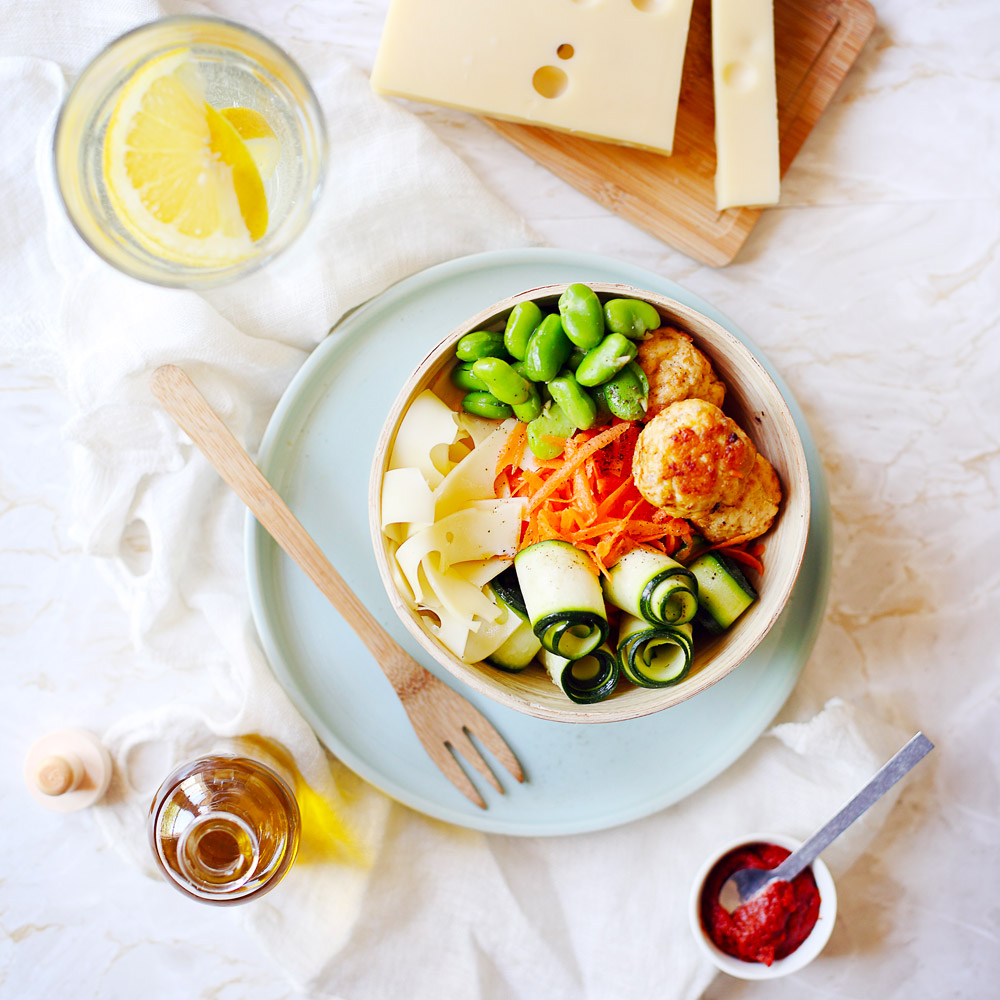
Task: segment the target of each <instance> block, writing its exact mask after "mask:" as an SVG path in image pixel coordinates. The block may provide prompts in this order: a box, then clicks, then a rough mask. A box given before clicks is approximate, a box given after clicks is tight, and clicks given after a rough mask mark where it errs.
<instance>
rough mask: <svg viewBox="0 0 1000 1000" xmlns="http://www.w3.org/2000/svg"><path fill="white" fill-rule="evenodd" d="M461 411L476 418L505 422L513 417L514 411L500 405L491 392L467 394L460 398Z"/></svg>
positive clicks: (503, 404)
mask: <svg viewBox="0 0 1000 1000" xmlns="http://www.w3.org/2000/svg"><path fill="white" fill-rule="evenodd" d="M462 409H463V410H466V411H467V412H469V413H472V414H474V415H475V416H477V417H489V418H490V419H491V420H506V419H507V417H510V416H513V415H514V411H513V410H512V409H511V408H510V407H509V406H508V405H507V404H506V403H501V402H500V400H499V399H497V398H496V396H494V395H493V393H491V392H469V393H466V394H465V396H464V397H463V398H462Z"/></svg>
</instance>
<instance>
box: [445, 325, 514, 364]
mask: <svg viewBox="0 0 1000 1000" xmlns="http://www.w3.org/2000/svg"><path fill="white" fill-rule="evenodd" d="M455 354H456V356H457V357H458V359H459V361H478V360H479V359H480V358H502V357H504V356H505V355H506V354H507V348H505V347H504V346H503V334H502V333H493V332H492V331H490V330H473V331H472V333H467V334H466V335H465V336H464V337H462V338H460V339H459V341H458V343H457V344H456V345H455Z"/></svg>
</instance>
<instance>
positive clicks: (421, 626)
mask: <svg viewBox="0 0 1000 1000" xmlns="http://www.w3.org/2000/svg"><path fill="white" fill-rule="evenodd" d="M588 284H589V285H590V287H591V288H593V289H594V291H595V292H597V294H598V296H599V297H600V299H601V300H602V301H605V300H606V299H609V298H635V299H642V300H643V301H645V302H649V303H650V304H651V305H653V306H654V307H655V308H656V309H657V311H658V312H659V313H660V316H661V317H662V318H663V321H664V323H665V324H669V325H670V326H673V327H676V328H677V329H680V330H682V331H684V332H686V333H688V334H690V336H691V337H692V338H693V340H694V343H695V344H696V345H697V346H698V347H699V348H700V349H701V350H702V351H703V352H704V353H705V354H706V355H707V356H708V357H709V358H710V360H711V362H712V365H713V367H714V368H715V371H716V374H717V375H718V377H719V378H720V379H721V380H722V381H723V382H724V383H725V385H726V399H725V403H724V405H723V410H724V411H725V412H726V413H727V414H728V415H729V416H731V417H732V418H733V419H734V420H735V421H736V422H737V423H738V424H739V425H740V427H742V428H743V429H744V430H745V431H746V433H747V434H748V435H749V436H750V438H751V440H753V442H754V444H755V445H756V446H757V449H758V450H759V451H760V452H761V454H763V455H764V456H765V457H766V458H767V459H768V460H769V461H770V462H771V464H772V465H773V466H774V468H775V470H776V472H777V473H778V477H779V478H780V480H781V487H782V493H783V499H782V503H781V508H780V510H779V512H778V516H777V518H776V520H775V522H774V524H773V525H772V526H771V529H770V530H769V531H768V532H767V534H766V535H764V536H762V538H761V539H760V540H761V541H762V542H763V543H764V544H765V545H766V553H765V557H764V562H765V572H764V575H763V577H762V578H761V579H760V580H757V579H753V580H752V582H753V583H754V585H755V586H756V587H757V590H758V592H759V597H758V599H757V600H756V601H755V602H754V603H753V604H752V605H751V606H750V608H749V609H748V610H747V611H746V612H744V613H743V615H742V616H741V617H740V618H739V619H737V621H736V622H735V623H734V624H733V625H732V626H731V627H730V628H729V630H728V631H727V632H726V633H724V634H723V635H721V636H718V637H713V638H709V637H707V636H705V635H703V634H700V633H699V634H698V635H697V637H696V644H695V655H694V662H693V664H692V667H691V671H690V673H689V674H688V676H687V677H686V678H685V679H684V680H683V681H681V682H680V683H678V684H675V685H673V686H672V687H665V688H639V687H633V686H632V685H631V684H629V683H628V682H627V681H624V680H622V681H621V682H619V685H618V688H617V690H616V691H615V692H614V693H613V694H612V695H611V696H610V697H608V698H607V699H605V700H604V701H601V702H598V703H596V704H593V705H577V704H575V703H574V702H572V701H570V700H569V699H568V698H567V697H566V696H565V695H564V694H563V693H562V691H561V690H560V689H559V688H558V687H556V685H555V684H553V683H552V681H551V679H550V678H549V675H548V674H547V673H546V672H545V670H544V668H542V667H541V666H538V665H532V666H530V667H528V668H527V669H526V670H524V671H523V672H521V673H505V672H504V671H501V670H497V669H496V668H494V667H491V666H490V665H489V664H487V663H472V664H468V663H464V662H463V661H462V660H460V659H459V658H458V657H457V656H455V655H454V654H453V653H452V652H451V651H450V650H448V649H447V648H446V647H445V646H444V645H443V644H441V643H440V642H439V641H438V640H437V638H436V637H435V636H434V634H433V633H432V632H431V631H430V629H429V628H428V627H427V623H426V621H425V619H424V618H423V617H422V616H421V615H420V614H419V613H418V612H417V611H416V610H415V609H414V608H413V607H411V606H410V605H409V604H408V602H407V601H406V600H404V598H403V597H402V596H401V595H400V593H399V591H398V589H397V587H396V584H395V582H394V579H393V575H392V572H391V570H390V567H389V559H390V558H391V557H390V555H389V553H388V551H387V546H386V539H385V537H384V536H383V534H382V530H381V524H380V516H379V512H380V511H381V506H382V505H381V496H382V479H383V476H384V475H385V472H386V468H387V466H388V462H389V455H390V454H391V451H392V444H393V441H394V440H395V436H396V430H397V428H398V427H399V423H400V421H401V419H402V417H403V414H404V413H405V412H406V410H407V408H408V407H409V405H410V402H411V400H413V398H414V397H415V396H417V394H418V393H420V392H422V391H423V390H424V389H427V388H433V389H434V390H436V391H437V392H438V393H439V394H440V395H442V397H443V398H445V399H446V401H447V402H449V403H451V404H453V405H455V407H456V408H457V406H458V400H460V399H461V395H462V394H461V392H460V391H459V390H456V389H454V387H452V386H451V383H450V381H449V380H448V378H447V375H448V373H449V372H450V370H451V367H452V365H453V363H454V360H455V351H454V349H455V344H456V342H457V341H458V340H459V338H460V337H462V336H463V335H464V334H466V333H468V332H470V331H471V330H484V329H485V330H501V331H502V330H503V328H504V325H505V323H506V319H507V316H508V315H509V313H510V311H511V309H513V307H514V306H515V305H517V304H518V303H519V302H524V301H525V300H527V299H532V300H534V301H535V302H537V303H538V304H539V306H540V307H541V308H542V311H543V312H554V311H556V303H557V300H558V298H559V296H560V295H561V294H562V292H563V291H564V290H565V288H566V287H567V286H566V285H565V284H560V285H546V286H544V287H540V288H534V289H531V290H529V291H526V292H521V293H520V294H518V295H512V296H510V297H509V298H507V299H504V300H503V301H502V302H498V303H496V304H495V305H492V306H490V307H489V308H488V309H484V310H483V311H482V312H481V313H478V314H477V315H475V316H472V317H470V318H469V320H468V321H466V322H465V323H462V324H461V325H460V326H458V327H457V328H456V329H454V330H452V332H451V333H449V334H448V335H447V336H446V337H445V338H444V339H443V340H441V341H440V343H438V344H437V346H435V347H434V348H433V349H432V350H431V351H430V353H429V354H428V355H427V356H426V357H425V358H424V360H423V361H422V362H421V363H420V364H419V365H418V366H417V369H416V371H414V373H413V374H412V375H411V376H410V378H409V379H408V380H407V381H406V383H405V385H403V387H402V389H400V391H399V395H398V396H397V397H396V401H395V403H394V404H393V406H392V409H391V410H390V412H389V415H388V417H387V418H386V421H385V424H384V426H383V428H382V434H381V436H380V437H379V440H378V443H377V445H376V449H375V456H374V459H373V462H372V473H371V481H370V487H369V497H368V506H369V522H370V527H371V535H372V541H373V545H374V550H375V560H376V562H377V564H378V571H379V575H380V576H381V578H382V583H383V585H384V587H385V589H386V592H387V594H388V596H389V600H390V602H391V603H392V607H393V609H394V610H395V612H396V614H397V615H398V616H399V619H400V621H401V622H402V623H403V625H404V626H405V627H406V629H407V631H409V633H410V634H411V635H412V636H413V637H414V639H416V641H417V642H418V643H419V644H420V645H421V646H422V647H423V649H424V650H425V651H426V652H427V653H428V654H429V655H430V656H431V657H433V658H434V660H435V661H436V662H437V663H439V664H440V665H441V666H442V667H444V669H445V670H447V671H448V672H449V673H451V674H453V675H454V676H455V677H456V678H458V679H459V680H460V681H462V682H464V683H465V684H468V685H469V687H471V688H473V689H474V690H476V691H478V692H480V693H481V694H484V695H486V696H487V697H489V698H492V699H493V700H494V701H496V702H499V703H500V704H501V705H505V706H507V707H508V708H513V709H515V710H516V711H519V712H524V713H526V714H527V715H531V716H535V717H536V718H540V719H549V720H552V721H555V722H569V723H593V722H620V721H623V720H625V719H634V718H638V717H640V716H644V715H651V714H652V713H654V712H661V711H663V710H664V709H666V708H670V707H671V706H673V705H677V704H680V703H681V702H683V701H686V700H687V699H689V698H693V697H694V696H695V695H697V694H699V693H701V692H702V691H705V690H706V689H707V688H710V687H711V686H712V685H713V684H716V683H718V682H719V681H720V680H722V678H723V677H725V676H726V675H727V674H728V673H730V671H732V670H734V669H735V668H736V667H737V666H739V664H740V663H742V662H743V660H745V659H746V658H747V656H749V655H750V653H751V652H753V650H754V649H755V648H756V647H757V646H758V644H759V643H760V642H761V640H762V639H763V638H764V636H766V635H767V633H768V631H769V630H770V629H771V626H772V625H773V624H774V623H775V621H776V620H777V618H778V615H779V614H780V613H781V611H782V609H783V608H784V606H785V603H786V602H787V600H788V597H789V595H790V594H791V591H792V586H793V585H794V583H795V579H796V577H797V575H798V572H799V568H800V566H801V564H802V556H803V553H804V552H805V546H806V536H807V534H808V530H809V507H810V502H809V473H808V468H807V465H806V457H805V453H804V451H803V449H802V442H801V440H800V438H799V434H798V430H797V429H796V427H795V421H794V420H793V419H792V415H791V413H790V411H789V409H788V406H787V404H786V403H785V401H784V399H783V398H782V396H781V393H780V392H779V391H778V388H777V386H776V385H775V384H774V382H773V381H772V379H771V377H770V376H769V375H768V374H767V372H766V371H765V370H764V368H763V367H762V366H761V364H760V362H759V361H758V360H757V359H756V358H755V357H754V356H753V355H752V354H751V353H750V351H749V350H748V349H747V348H746V347H745V346H744V345H743V344H742V343H741V342H740V341H739V340H737V339H736V338H735V337H734V336H733V335H732V334H731V333H729V332H728V331H727V330H725V329H723V327H721V326H719V324H718V323H715V322H713V321H712V320H710V319H708V318H707V317H706V316H703V315H702V314H701V313H699V312H697V311H696V310H694V309H691V308H690V307H689V306H685V305H683V304H682V303H680V302H677V301H675V300H674V299H670V298H667V297H666V296H663V295H658V294H656V293H654V292H648V291H642V290H640V289H638V288H633V287H631V286H629V285H619V284H609V283H603V282H588Z"/></svg>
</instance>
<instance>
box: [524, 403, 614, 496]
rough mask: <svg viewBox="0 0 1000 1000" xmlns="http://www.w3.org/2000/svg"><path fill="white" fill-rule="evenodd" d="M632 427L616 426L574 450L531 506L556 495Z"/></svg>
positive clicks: (539, 492)
mask: <svg viewBox="0 0 1000 1000" xmlns="http://www.w3.org/2000/svg"><path fill="white" fill-rule="evenodd" d="M631 426H632V424H631V423H627V422H625V423H620V424H615V425H614V426H613V427H609V428H608V429H607V430H604V431H601V433H600V434H598V435H597V436H596V437H592V438H591V439H590V440H589V441H587V442H586V444H584V445H582V446H581V447H579V448H576V449H574V454H573V457H572V458H571V459H569V460H568V461H567V462H566V463H565V464H564V465H563V467H562V468H561V469H560V470H559V471H558V472H557V473H555V475H553V476H551V477H550V478H549V480H548V481H547V482H546V483H545V485H544V486H543V487H542V488H541V489H540V490H539V491H538V493H536V494H535V495H534V496H533V497H532V498H531V502H530V506H532V507H537V506H538V505H539V504H540V503H542V501H544V500H545V499H547V498H548V497H549V496H551V495H552V494H553V493H555V491H556V490H557V489H558V488H559V487H560V486H561V485H562V484H563V483H564V482H565V481H566V480H567V479H569V478H570V477H571V476H572V475H573V473H574V472H576V470H577V469H578V468H579V467H580V466H581V465H583V463H584V462H586V461H587V459H588V458H590V456H591V455H593V454H594V453H595V452H597V451H600V450H601V448H603V447H604V446H605V445H607V444H610V443H611V442H612V441H614V440H615V438H617V437H620V436H621V435H622V434H624V433H625V432H626V431H627V430H628V429H629V428H630V427H631Z"/></svg>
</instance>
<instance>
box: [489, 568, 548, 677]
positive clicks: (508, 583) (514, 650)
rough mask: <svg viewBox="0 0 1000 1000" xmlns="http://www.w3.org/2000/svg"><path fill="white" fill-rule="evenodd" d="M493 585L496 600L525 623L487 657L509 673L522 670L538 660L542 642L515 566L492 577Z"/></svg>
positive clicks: (491, 583)
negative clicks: (532, 624)
mask: <svg viewBox="0 0 1000 1000" xmlns="http://www.w3.org/2000/svg"><path fill="white" fill-rule="evenodd" d="M489 586H490V590H492V591H493V595H494V596H495V597H496V599H497V600H498V601H499V602H500V603H501V604H503V605H504V606H505V607H506V608H507V609H508V611H509V612H510V613H511V614H514V615H517V617H518V618H520V619H521V624H520V625H518V627H517V628H516V629H515V630H514V631H513V632H512V633H511V634H510V635H509V636H508V637H507V638H506V639H505V640H504V642H503V644H502V645H501V646H500V647H499V649H497V650H496V651H495V652H493V653H491V654H490V655H489V656H487V657H486V662H487V663H490V664H492V665H493V666H494V667H498V668H499V669H500V670H506V671H507V672H508V673H520V672H521V671H522V670H524V668H525V667H526V666H528V664H529V663H531V662H532V661H533V660H534V659H535V657H536V656H537V655H538V651H539V650H540V649H541V648H542V644H541V642H539V641H538V637H537V636H536V635H535V632H534V629H532V627H531V622H530V621H529V620H528V612H527V609H526V608H525V606H524V598H523V597H522V596H521V588H520V586H519V585H518V582H517V573H515V572H514V567H513V566H510V567H508V568H507V569H505V570H504V571H503V572H502V573H501V574H500V575H499V576H495V577H494V578H493V579H492V580H490V584H489Z"/></svg>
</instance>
